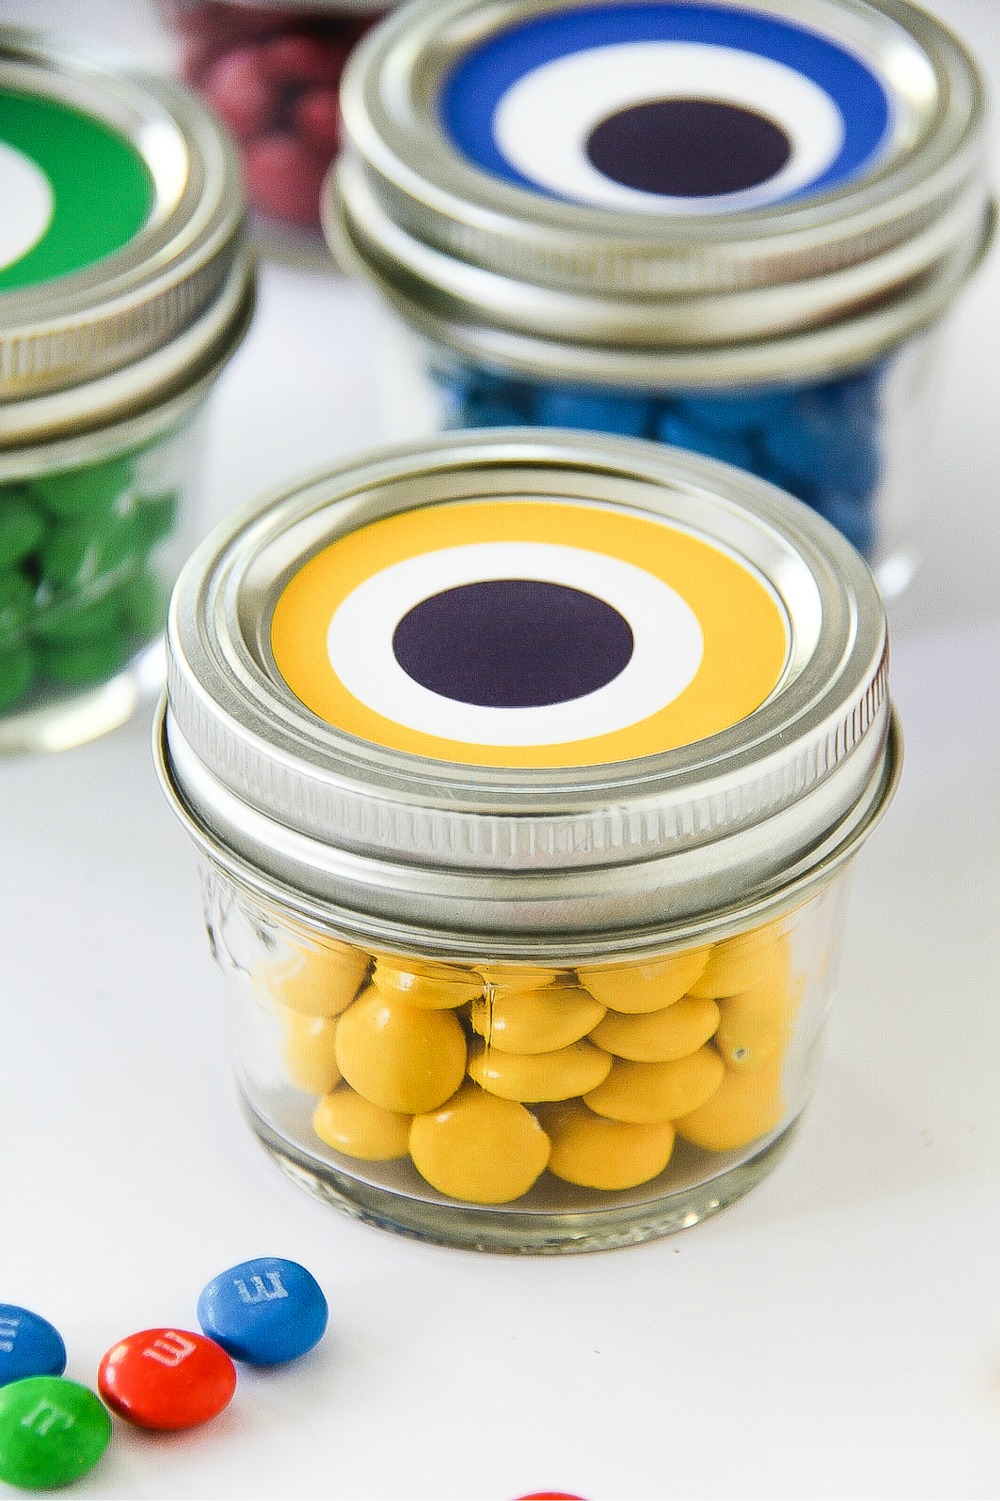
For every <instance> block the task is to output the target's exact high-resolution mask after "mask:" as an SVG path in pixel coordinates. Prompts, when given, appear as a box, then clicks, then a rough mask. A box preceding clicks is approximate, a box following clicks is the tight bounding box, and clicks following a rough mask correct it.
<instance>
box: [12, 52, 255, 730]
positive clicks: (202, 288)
mask: <svg viewBox="0 0 1000 1501" xmlns="http://www.w3.org/2000/svg"><path fill="white" fill-rule="evenodd" d="M0 199H2V204H3V211H2V215H0V218H2V225H0V752H20V751H27V750H57V749H62V748H65V747H67V746H71V745H76V744H79V743H81V742H82V741H85V740H90V739H92V738H93V737H94V736H96V735H100V734H102V733H104V732H105V731H106V730H109V729H112V728H113V727H114V726H116V725H118V724H120V723H121V722H122V721H123V720H125V719H126V718H128V716H129V714H130V713H131V712H132V711H133V709H134V708H135V707H136V704H137V702H138V700H139V698H140V696H141V695H142V693H143V691H144V690H147V689H148V690H149V691H150V692H151V693H155V692H156V691H159V687H160V686H161V685H162V678H163V666H162V658H163V646H162V635H163V627H164V623H165V619H166V606H167V600H168V597H169V593H170V589H171V587H172V585H173V582H174V580H175V578H176V576H177V572H178V570H179V568H180V565H181V563H182V562H183V561H184V559H185V557H186V556H187V554H188V553H189V552H190V550H191V548H192V546H193V545H194V543H195V541H196V540H197V538H198V537H199V536H200V535H201V530H202V529H201V528H200V527H199V525H198V512H197V504H196V475H197V460H198V457H199V451H200V447H201V441H202V425H203V423H202V416H203V409H204V407H205V403H206V398H207V396H208V393H209V391H210V389H211V386H212V384H213V382H214V380H215V378H216V376H217V375H218V374H219V372H220V370H221V369H222V367H223V365H224V364H225V362H226V361H227V360H228V358H229V357H230V355H231V354H232V352H233V350H234V349H235V348H236V346H237V344H238V343H239V341H240V339H241V338H242V336H243V333H244V331H245V329H246V327H247V323H248V321H249V318H250V313H251V308H252V303H253V275H252V270H251V266H250V263H249V261H248V258H247V254H246V250H245V246H244V242H243V217H244V210H243V197H242V192H241V188H240V180H239V163H238V162H237V160H236V158H235V155H234V153H233V151H232V148H231V146H230V144H229V142H228V139H227V138H226V137H224V135H223V134H222V132H221V131H220V130H219V128H218V127H217V125H216V124H215V122H214V121H213V120H212V119H211V117H210V116H209V115H208V113H207V112H206V111H205V110H204V109H203V108H202V107H201V105H199V104H198V103H197V101H196V100H194V99H193V98H191V96H190V95H188V94H187V92H186V91H184V90H181V89H178V88H176V87H175V86H173V85H172V84H169V83H166V82H164V81H163V80H161V79H157V78H153V77H151V76H148V75H146V74H143V73H140V72H137V71H133V70H131V69H130V68H127V67H124V66H121V65H120V64H119V63H118V62H116V61H115V60H112V59H109V58H108V57H107V55H105V54H104V53H101V52H97V51H95V52H89V51H88V50H86V49H85V48H82V47H80V46H79V45H76V44H74V46H73V47H70V46H68V45H65V44H62V43H60V42H58V41H55V40H54V39H52V38H50V37H47V36H42V35H40V34H34V33H31V32H27V31H20V30H15V29H13V28H0Z"/></svg>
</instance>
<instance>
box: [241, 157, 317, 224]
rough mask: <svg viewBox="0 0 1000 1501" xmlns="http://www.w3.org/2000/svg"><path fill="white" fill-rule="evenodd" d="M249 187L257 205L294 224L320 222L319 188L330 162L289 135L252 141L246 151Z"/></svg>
mask: <svg viewBox="0 0 1000 1501" xmlns="http://www.w3.org/2000/svg"><path fill="white" fill-rule="evenodd" d="M246 174H247V188H248V191H249V193H250V199H251V201H252V203H253V204H254V207H255V208H258V209H260V211H261V213H263V214H269V215H270V216H271V217H272V218H275V219H289V220H290V221H291V222H292V223H293V224H318V223H319V190H320V188H321V186H322V184H323V178H324V177H325V176H326V164H325V162H324V161H322V160H321V159H318V158H317V157H315V156H313V154H312V153H311V152H310V151H309V150H307V148H306V147H305V146H302V145H300V143H299V142H298V141H297V140H296V139H295V138H294V136H289V135H275V136H264V137H263V139H262V140H258V141H251V142H250V145H249V146H248V147H247V152H246Z"/></svg>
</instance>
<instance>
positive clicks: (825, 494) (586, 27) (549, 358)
mask: <svg viewBox="0 0 1000 1501" xmlns="http://www.w3.org/2000/svg"><path fill="white" fill-rule="evenodd" d="M792 9H794V16H793V15H792V14H791V10H792ZM341 102H342V108H343V115H344V125H345V133H346V141H345V151H344V155H343V158H342V162H341V166H340V170H339V171H338V172H337V174H336V176H335V178H332V179H331V180H330V183H329V186H328V190H327V193H326V197H325V201H324V216H325V223H326V229H327V237H328V240H329V242H330V244H331V246H332V247H334V250H335V254H336V255H337V257H338V259H339V260H340V261H341V262H342V263H343V264H346V265H348V266H349V267H351V268H353V269H354V270H355V272H356V273H357V274H359V275H360V276H361V277H363V278H365V279H367V280H368V281H369V282H370V283H372V284H373V285H374V287H375V288H376V289H377V290H378V292H379V293H380V294H381V295H382V296H383V297H384V298H385V299H387V300H388V302H389V303H390V304H391V305H392V306H393V307H394V308H395V309H396V311H397V312H398V313H400V314H401V315H402V317H403V319H404V320H405V322H406V324H407V325H408V326H409V327H410V328H411V329H412V330H415V331H416V332H417V333H418V334H419V335H420V336H421V342H422V343H423V345H424V348H425V357H426V363H427V366H428V368H429V371H430V373H431V375H432V377H433V380H434V382H435V383H436V385H437V387H438V388H439V397H440V400H439V410H440V412H441V420H442V421H443V423H444V425H446V426H460V427H476V426H501V425H502V426H508V425H509V426H519V425H529V426H530V425H543V426H562V427H565V426H569V427H582V428H590V429H591V430H596V431H602V432H613V433H620V434H625V435H630V436H634V437H645V438H651V439H658V440H661V441H664V442H667V443H671V444H675V445H678V446H681V447H684V448H688V449H691V450H692V451H694V452H698V453H704V454H708V455H710V456H712V457H715V458H720V459H723V460H724V461H726V462H728V463H732V464H736V465H738V466H739V467H741V468H745V469H748V470H750V471H751V472H752V473H755V474H759V475H761V476H762V477H763V478H765V479H768V480H770V481H771V482H772V483H774V484H777V485H779V486H781V487H782V488H784V489H787V490H788V491H790V492H791V493H792V494H794V495H796V496H798V497H799V498H800V499H802V500H804V501H806V502H807V503H808V504H809V505H811V506H813V507H814V508H815V509H816V510H818V511H819V512H820V513H821V514H822V515H824V516H825V517H826V518H827V519H828V520H830V521H832V522H833V523H834V524H835V525H836V526H838V527H839V528H840V530H841V531H843V532H844V534H845V535H846V536H847V537H848V538H849V539H850V540H851V541H852V542H853V543H854V544H855V546H857V547H858V548H859V549H860V550H861V552H862V553H863V554H864V555H865V557H866V558H867V559H868V560H869V562H870V563H871V564H872V565H873V566H874V568H875V570H876V573H877V575H878V577H879V580H880V583H881V584H882V586H883V588H884V590H885V591H886V592H887V593H894V592H898V591H899V590H900V589H901V588H902V587H904V585H905V583H906V582H907V581H908V579H909V577H910V575H911V573H912V569H913V566H914V561H915V555H916V551H917V549H918V529H915V528H914V527H913V525H912V522H913V512H914V506H915V501H916V498H917V496H918V495H919V494H920V491H921V478H922V468H923V466H924V465H925V458H926V452H927V430H928V425H929V422H930V419H931V418H932V415H933V402H934V392H935V384H934V367H935V357H936V351H937V346H938V340H937V338H936V330H937V329H938V327H939V325H940V323H941V319H942V315H943V314H944V313H945V312H946V311H947V309H948V308H949V306H950V305H951V303H952V302H953V300H954V299H955V297H956V295H957V294H958V293H959V291H960V290H961V289H962V287H963V286H964V284H965V282H966V280H967V279H968V277H969V275H970V273H971V272H972V270H973V268H974V267H975V266H976V264H977V262H978V261H979V260H980V258H981V257H982V255H983V254H984V251H985V248H986V246H987V244H988V242H989V239H990V236H991V232H992V208H991V204H990V200H989V192H988V187H987V182H986V175H985V168H984V151H985V128H984V123H985V104H984V92H983V83H982V80H981V78H980V75H979V72H978V70H977V67H976V65H975V63H974V62H973V60H972V59H971V58H970V57H969V55H968V54H967V53H966V51H965V50H964V49H963V48H962V46H961V45H960V43H959V42H958V41H957V40H956V39H955V38H954V37H953V36H952V35H951V34H950V33H949V32H948V31H947V30H946V29H945V28H944V27H943V26H941V25H940V24H939V23H938V22H937V21H935V20H934V19H933V18H932V17H931V16H929V15H927V14H926V13H925V12H924V11H922V10H918V9H916V8H915V7H914V6H911V5H909V4H907V3H906V0H803V3H802V4H799V5H796V6H794V7H789V5H788V3H787V0H712V3H711V4H708V5H691V4H688V3H677V0H644V3H635V0H615V3H612V4H605V3H600V4H599V3H597V0H555V3H553V0H532V3H527V4H524V5H521V6H518V7H517V8H516V10H515V9H514V8H512V7H511V6H510V5H508V4H505V3H503V0H486V3H483V0H424V3H421V4H416V5H410V6H407V7H406V9H405V10H404V11H402V12H400V13H399V14H398V15H397V16H395V17H393V18H390V19H389V20H388V21H387V22H386V24H385V25H384V26H383V27H382V28H380V30H379V31H378V32H377V33H375V34H374V35H372V36H371V37H370V38H368V40H367V41H366V42H365V43H364V44H363V46H362V47H361V48H360V49H359V51H358V52H357V53H356V54H355V57H354V58H353V59H352V62H351V64H350V66H349V68H348V70H347V73H346V74H345V79H344V87H343V90H342V100H341Z"/></svg>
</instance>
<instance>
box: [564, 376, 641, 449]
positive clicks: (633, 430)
mask: <svg viewBox="0 0 1000 1501" xmlns="http://www.w3.org/2000/svg"><path fill="white" fill-rule="evenodd" d="M536 410H537V417H538V421H539V422H540V423H541V425H542V427H582V428H586V429H588V431H590V432H593V433H621V434H622V435H624V436H625V437H629V438H641V437H643V436H644V434H645V433H646V432H647V430H648V428H649V420H650V415H651V413H650V403H649V402H648V401H647V400H646V399H645V398H644V397H642V396H630V395H627V394H626V393H624V392H619V391H587V390H585V389H580V390H574V389H572V388H570V387H566V386H548V387H546V386H543V387H541V389H540V390H539V393H538V403H537V409H536Z"/></svg>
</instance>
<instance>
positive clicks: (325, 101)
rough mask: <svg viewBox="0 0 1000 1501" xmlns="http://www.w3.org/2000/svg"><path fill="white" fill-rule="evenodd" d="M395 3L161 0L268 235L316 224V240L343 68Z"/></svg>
mask: <svg viewBox="0 0 1000 1501" xmlns="http://www.w3.org/2000/svg"><path fill="white" fill-rule="evenodd" d="M398 3H399V0H268V3H264V4H258V5H251V4H245V3H244V0H165V10H166V14H167V17H168V19H169V22H170V25H171V27H172V29H173V30H174V31H175V32H176V33H177V34H178V36H179V39H180V43H181V53H180V69H181V73H182V76H183V77H184V79H185V81H186V82H187V83H189V84H190V85H191V86H192V87H193V88H195V89H196V90H197V91H198V92H199V93H200V94H201V96H202V98H203V99H204V100H205V102H206V104H208V105H209V106H210V107H211V108H212V109H213V110H214V111H215V113H216V114H217V115H219V117H220V118H221V119H223V120H224V121H225V122H226V124H227V125H228V126H229V128H230V130H231V131H232V132H233V134H234V135H235V136H236V139H237V140H238V141H239V143H240V150H241V153H242V156H243V166H244V173H245V179H246V187H247V195H248V197H249V200H250V206H251V209H252V210H253V211H254V212H255V213H256V214H259V215H260V216H261V217H262V219H263V220H264V221H266V222H267V223H269V224H270V225H271V228H272V232H273V229H274V228H275V227H278V228H280V229H284V230H285V231H286V232H287V233H288V235H289V236H290V237H291V236H294V235H295V233H296V232H297V231H302V230H306V231H308V230H312V231H313V232H314V234H315V237H316V239H317V240H318V239H319V227H320V221H319V195H320V188H321V186H322V183H323V178H324V176H325V174H326V171H327V168H328V167H329V165H330V162H331V161H332V160H333V158H334V157H335V156H336V154H337V152H338V150H339V149H340V133H341V124H340V104H339V101H338V98H337V94H338V90H339V87H340V78H341V74H342V73H343V71H344V65H345V63H346V62H347V58H348V56H349V54H350V52H351V49H352V48H353V47H354V45H355V43H356V42H358V41H359V40H360V38H361V37H362V36H364V34H365V32H366V31H368V30H369V29H370V28H371V27H372V26H373V25H374V24H375V23H376V22H377V21H379V20H380V19H381V18H382V16H383V15H385V14H386V12H387V11H389V10H391V9H393V7H394V5H397V4H398ZM320 243H322V242H321V241H320Z"/></svg>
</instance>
